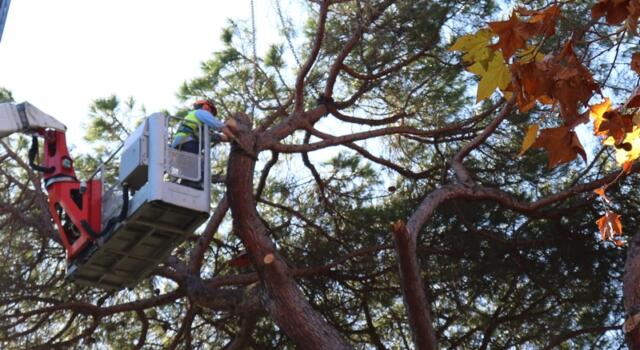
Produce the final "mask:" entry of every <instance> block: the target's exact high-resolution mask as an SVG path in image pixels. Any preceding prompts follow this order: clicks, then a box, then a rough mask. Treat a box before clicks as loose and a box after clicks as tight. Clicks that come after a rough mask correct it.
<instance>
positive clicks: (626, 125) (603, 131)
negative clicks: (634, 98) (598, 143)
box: [595, 110, 633, 145]
mask: <svg viewBox="0 0 640 350" xmlns="http://www.w3.org/2000/svg"><path fill="white" fill-rule="evenodd" d="M632 131H633V116H631V115H624V114H622V113H620V112H619V111H617V110H615V111H608V112H605V113H604V115H603V116H602V121H601V123H600V125H598V128H597V129H596V130H595V132H596V135H599V136H602V135H604V136H605V138H606V137H612V138H613V140H614V144H616V145H619V144H621V143H622V141H624V139H625V137H626V136H627V133H630V132H632Z"/></svg>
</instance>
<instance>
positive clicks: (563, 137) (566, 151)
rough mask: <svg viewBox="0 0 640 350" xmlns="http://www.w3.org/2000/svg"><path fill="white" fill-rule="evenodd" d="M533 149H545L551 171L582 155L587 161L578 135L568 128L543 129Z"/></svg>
mask: <svg viewBox="0 0 640 350" xmlns="http://www.w3.org/2000/svg"><path fill="white" fill-rule="evenodd" d="M531 147H532V148H544V149H545V150H546V151H547V154H548V157H549V163H548V167H549V169H551V168H553V167H555V166H557V165H560V164H563V163H567V162H570V161H572V160H574V159H576V158H577V157H578V155H580V156H581V157H582V159H583V160H585V161H586V160H587V154H586V153H585V151H584V148H583V147H582V144H581V143H580V140H579V139H578V136H577V135H576V133H575V132H574V131H573V130H571V129H569V128H568V127H566V126H561V127H557V128H549V129H543V130H542V131H540V135H539V136H538V138H537V139H536V141H535V142H534V143H533V145H531Z"/></svg>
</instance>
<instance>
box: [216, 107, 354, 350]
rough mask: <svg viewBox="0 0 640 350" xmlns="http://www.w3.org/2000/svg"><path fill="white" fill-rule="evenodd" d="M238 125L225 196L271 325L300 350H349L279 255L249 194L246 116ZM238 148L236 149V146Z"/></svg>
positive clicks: (252, 142) (251, 165) (250, 167)
mask: <svg viewBox="0 0 640 350" xmlns="http://www.w3.org/2000/svg"><path fill="white" fill-rule="evenodd" d="M234 118H235V119H236V121H238V124H239V125H238V126H239V128H238V131H237V132H238V138H239V139H238V141H237V142H236V143H234V144H233V145H232V148H231V154H230V157H229V164H228V171H227V197H228V199H229V206H230V208H231V214H232V217H233V228H234V232H235V234H237V235H238V236H239V237H240V239H241V240H242V242H243V244H244V246H245V248H246V250H247V253H248V254H249V256H250V257H251V261H252V264H253V266H254V267H255V269H256V271H257V272H258V276H259V277H260V283H261V284H262V285H263V288H264V291H265V295H264V296H263V304H264V306H265V309H266V310H267V312H268V313H269V315H270V316H271V318H272V319H273V321H274V322H275V323H276V324H277V325H278V326H279V327H280V328H281V329H282V331H283V332H284V333H285V334H286V335H287V336H289V337H290V338H291V339H292V340H293V342H294V343H295V344H296V345H297V346H298V347H299V348H301V349H318V350H320V349H336V350H338V349H351V348H352V347H351V346H350V345H349V344H348V343H347V342H346V341H345V340H344V339H342V337H341V335H340V333H339V332H338V331H337V330H336V329H335V328H333V327H332V326H331V325H329V324H328V323H327V322H326V320H325V319H324V318H323V317H322V315H321V314H320V313H318V312H317V311H316V310H314V309H313V308H312V307H311V305H310V304H309V302H308V301H307V299H306V298H305V296H304V295H303V293H302V291H301V290H300V288H298V285H297V284H296V281H295V279H294V278H293V274H292V270H291V269H290V268H289V266H287V264H286V262H285V261H284V260H283V259H282V258H281V257H280V256H279V255H278V252H277V251H276V247H275V245H274V243H273V241H271V239H270V238H269V237H268V230H267V227H266V226H265V225H264V224H263V222H262V220H261V219H260V216H259V214H258V212H257V210H256V201H255V198H254V195H253V174H254V170H255V155H253V154H251V153H252V152H251V150H253V149H254V145H255V139H254V138H253V134H252V133H251V132H250V130H249V119H248V117H247V116H246V115H245V114H236V115H235V116H234ZM238 143H240V145H238Z"/></svg>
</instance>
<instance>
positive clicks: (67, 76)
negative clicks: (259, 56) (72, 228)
mask: <svg viewBox="0 0 640 350" xmlns="http://www.w3.org/2000/svg"><path fill="white" fill-rule="evenodd" d="M254 1H255V3H256V15H257V16H256V21H257V27H258V44H259V51H260V48H261V47H266V45H268V44H271V43H272V42H273V40H274V39H273V38H274V36H275V35H276V33H277V26H278V25H279V22H277V20H276V19H277V17H276V11H275V10H274V2H273V1H272V0H254ZM250 3H251V0H236V1H222V0H181V1H175V0H173V1H169V0H155V1H153V0H135V1H132V0H128V1H126V0H58V1H51V0H14V1H12V2H11V7H10V9H9V15H8V18H7V23H6V26H5V29H4V35H3V37H2V41H1V42H0V86H2V87H5V88H7V89H9V90H11V91H12V92H13V95H14V98H15V99H16V100H17V101H19V102H21V101H24V100H27V101H29V102H31V103H33V104H34V105H35V106H37V107H38V108H40V109H41V110H43V111H44V112H46V113H48V114H51V115H52V116H54V117H56V118H57V119H59V120H61V121H62V122H63V123H65V124H66V125H67V127H68V128H69V135H70V136H71V137H69V139H70V140H72V141H71V142H72V143H73V140H74V139H76V137H77V138H80V137H81V136H82V135H83V134H84V132H83V131H82V128H81V122H82V121H86V116H87V111H88V107H89V105H90V104H91V101H92V100H93V99H96V98H99V97H106V96H109V95H111V94H116V95H117V96H119V97H122V98H126V97H128V96H133V97H135V98H136V99H137V101H138V102H139V103H141V104H143V105H144V106H145V107H146V109H147V111H148V112H153V111H156V110H159V109H162V108H169V110H170V111H171V110H173V109H175V108H176V107H178V106H179V105H180V102H179V101H178V100H177V99H176V98H175V93H176V91H177V90H178V87H179V86H180V84H181V83H182V82H183V81H184V80H185V79H190V78H193V77H195V76H197V75H198V74H199V72H200V63H201V62H202V61H204V60H205V59H208V58H210V57H211V53H212V52H213V51H215V50H218V49H220V47H221V43H220V39H219V38H220V32H221V28H222V27H223V26H225V25H226V23H227V18H234V19H239V20H246V21H250V19H251V12H250ZM282 4H283V7H284V10H285V11H286V8H287V5H288V4H289V0H283V1H282Z"/></svg>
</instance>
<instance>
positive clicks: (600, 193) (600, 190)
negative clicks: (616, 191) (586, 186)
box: [593, 187, 611, 203]
mask: <svg viewBox="0 0 640 350" xmlns="http://www.w3.org/2000/svg"><path fill="white" fill-rule="evenodd" d="M593 192H595V193H596V194H597V195H598V196H600V198H602V199H603V200H604V201H605V202H607V203H611V200H610V199H609V197H607V195H606V194H605V189H604V187H600V188H597V189H595V190H593Z"/></svg>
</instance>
